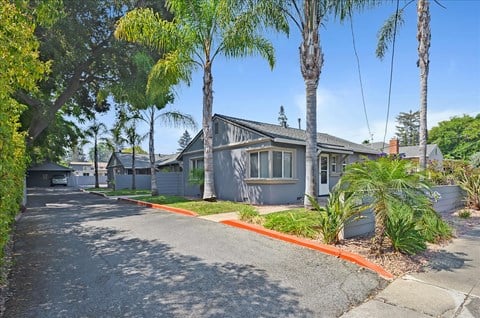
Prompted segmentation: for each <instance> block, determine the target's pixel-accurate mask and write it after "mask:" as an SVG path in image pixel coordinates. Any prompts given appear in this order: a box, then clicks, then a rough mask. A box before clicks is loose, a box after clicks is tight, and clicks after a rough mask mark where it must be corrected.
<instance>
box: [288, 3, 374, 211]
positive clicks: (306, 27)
mask: <svg viewBox="0 0 480 318" xmlns="http://www.w3.org/2000/svg"><path fill="white" fill-rule="evenodd" d="M375 3H376V1H373V0H371V1H369V0H344V1H336V0H290V1H287V4H288V5H289V8H287V9H286V12H287V14H288V16H289V17H290V18H291V19H292V20H293V22H294V25H295V26H297V28H298V29H299V31H300V33H301V35H302V43H301V44H300V69H301V72H302V76H303V80H304V82H305V91H306V94H305V95H306V102H305V108H306V150H305V194H306V195H308V196H310V197H313V198H317V197H318V158H317V88H318V81H319V79H320V73H321V72H322V67H323V61H324V60H323V52H322V46H321V44H320V26H321V25H322V23H324V22H325V17H326V15H327V14H329V13H331V14H333V15H334V16H336V17H338V18H339V19H340V20H344V19H345V18H346V17H347V16H349V15H350V14H351V12H352V11H354V10H360V9H363V8H364V7H366V6H367V5H373V4H375ZM304 202H305V203H304V204H305V207H307V208H311V204H310V201H309V200H304Z"/></svg>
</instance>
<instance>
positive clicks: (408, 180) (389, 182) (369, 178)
mask: <svg viewBox="0 0 480 318" xmlns="http://www.w3.org/2000/svg"><path fill="white" fill-rule="evenodd" d="M338 187H339V189H341V190H343V191H347V192H350V193H351V194H352V197H356V198H357V199H358V200H362V202H363V206H364V207H366V208H371V209H372V210H373V212H374V215H375V236H374V238H373V244H372V252H374V253H376V254H381V253H382V245H383V241H384V237H385V233H386V226H387V219H388V217H389V215H390V214H391V213H392V211H393V209H394V207H395V205H398V204H400V205H407V206H409V207H412V209H413V210H414V211H419V213H421V211H425V210H428V209H431V202H430V200H429V199H428V197H427V195H428V194H429V192H430V187H429V185H428V184H427V183H426V181H425V179H424V178H423V176H422V174H420V173H418V172H414V169H413V166H412V164H411V163H410V162H409V161H406V160H399V159H390V158H380V159H378V160H367V161H364V162H358V163H354V164H352V165H350V166H349V167H348V168H347V171H346V172H345V174H344V175H343V176H342V178H341V179H340V182H339V184H338Z"/></svg>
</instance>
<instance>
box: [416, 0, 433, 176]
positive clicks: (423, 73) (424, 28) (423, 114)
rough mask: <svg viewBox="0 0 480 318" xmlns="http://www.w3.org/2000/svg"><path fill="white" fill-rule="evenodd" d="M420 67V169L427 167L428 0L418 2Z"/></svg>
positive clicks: (429, 34)
mask: <svg viewBox="0 0 480 318" xmlns="http://www.w3.org/2000/svg"><path fill="white" fill-rule="evenodd" d="M417 16H418V23H417V40H418V67H419V68H420V132H419V135H420V138H419V139H420V147H419V152H420V161H419V163H420V169H422V170H425V169H426V167H427V88H428V70H429V64H430V60H429V49H430V37H431V33H430V9H429V3H428V0H418V2H417Z"/></svg>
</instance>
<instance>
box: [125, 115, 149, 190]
mask: <svg viewBox="0 0 480 318" xmlns="http://www.w3.org/2000/svg"><path fill="white" fill-rule="evenodd" d="M124 131H125V136H126V139H127V142H128V144H129V145H130V147H131V149H132V190H136V189H137V185H136V183H135V181H136V180H135V179H136V176H137V171H136V167H135V155H136V148H137V147H138V146H139V145H140V143H141V142H142V141H144V140H145V138H147V135H140V134H139V133H138V132H137V123H136V118H135V119H133V120H132V121H131V122H130V123H129V124H126V125H125V126H124Z"/></svg>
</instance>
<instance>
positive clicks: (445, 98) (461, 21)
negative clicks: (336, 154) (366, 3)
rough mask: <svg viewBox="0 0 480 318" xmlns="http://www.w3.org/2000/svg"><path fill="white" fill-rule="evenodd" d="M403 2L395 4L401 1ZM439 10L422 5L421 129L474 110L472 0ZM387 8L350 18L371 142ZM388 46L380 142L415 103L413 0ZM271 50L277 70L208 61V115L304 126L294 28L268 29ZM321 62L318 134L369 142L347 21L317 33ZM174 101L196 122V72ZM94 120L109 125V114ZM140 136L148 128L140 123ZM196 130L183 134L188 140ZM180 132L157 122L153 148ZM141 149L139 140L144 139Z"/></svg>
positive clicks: (171, 146)
mask: <svg viewBox="0 0 480 318" xmlns="http://www.w3.org/2000/svg"><path fill="white" fill-rule="evenodd" d="M402 3H404V2H403V1H401V5H402ZM441 3H442V5H443V6H445V7H446V8H442V7H440V6H439V5H438V4H436V3H435V2H434V1H431V4H430V11H431V29H432V40H431V48H430V75H429V86H428V89H429V91H428V127H429V129H430V128H431V127H433V126H435V125H436V124H437V123H438V122H439V121H442V120H448V119H449V118H450V117H452V116H455V115H457V116H461V115H462V114H469V115H472V116H473V115H476V114H478V113H479V112H480V1H477V0H470V1H468V0H465V1H461V0H443V1H441ZM394 10H395V6H394V5H393V4H390V3H386V4H385V5H383V6H382V7H379V8H376V9H373V10H372V9H370V10H368V11H364V12H362V13H359V14H356V15H354V17H353V24H354V32H355V41H356V45H357V51H358V54H359V58H360V67H361V70H362V80H363V86H364V94H365V101H366V107H367V114H368V120H369V123H370V128H371V131H372V134H373V139H374V141H381V140H383V136H384V129H385V122H386V111H387V98H388V83H389V72H390V58H391V50H390V51H389V52H388V53H387V56H386V57H385V59H384V60H383V61H381V60H379V59H377V58H376V57H375V47H376V42H377V40H376V34H377V31H378V29H379V28H380V27H381V25H382V24H383V22H384V20H385V19H386V18H387V17H388V16H390V14H392V13H393V12H394ZM404 17H405V24H404V25H403V26H402V27H401V29H400V30H399V33H398V36H397V42H396V46H395V60H394V73H393V85H392V97H391V107H390V116H389V125H388V129H387V135H386V139H387V140H388V139H389V138H391V137H393V136H394V135H395V116H396V115H398V113H399V112H408V111H409V110H413V111H415V110H417V109H418V108H419V70H418V68H417V66H416V61H417V41H416V6H415V2H413V3H412V4H410V5H409V6H408V7H407V8H406V10H405V12H404ZM270 39H271V40H272V42H273V44H274V46H275V49H276V59H277V61H276V66H275V68H274V69H273V70H270V68H269V66H268V63H267V62H266V61H265V60H263V59H261V58H253V57H252V58H244V59H224V58H220V59H217V60H215V62H214V65H213V76H214V82H213V88H214V101H213V112H214V113H219V114H223V115H228V116H233V117H240V118H245V119H251V120H255V121H262V122H269V123H277V117H278V112H279V108H280V105H283V106H284V107H285V112H286V115H287V117H288V123H289V125H290V126H292V127H298V119H297V118H301V122H302V128H305V86H304V82H303V78H302V76H301V73H300V67H299V56H298V46H299V44H300V34H299V32H298V30H297V29H296V28H293V27H292V29H291V32H290V36H289V37H288V38H287V37H286V36H284V35H277V34H274V35H271V36H270ZM320 39H321V45H322V48H323V52H324V58H325V63H324V66H323V69H322V73H321V76H320V82H319V85H318V91H317V96H318V99H317V103H318V105H317V107H318V108H317V117H318V131H319V132H325V133H328V134H332V135H335V136H338V137H341V138H345V139H347V140H350V141H353V142H358V143H360V142H362V141H363V140H365V139H370V136H369V132H368V129H367V124H366V119H365V115H364V110H363V104H362V99H361V91H360V84H359V79H358V71H357V64H356V60H355V55H354V51H353V46H352V35H351V30H350V24H349V22H348V21H346V22H344V23H343V24H340V23H339V22H338V21H335V20H334V19H329V20H328V21H327V22H326V23H325V25H324V27H323V28H322V29H321V31H320ZM176 93H177V96H176V100H175V102H174V104H173V105H170V106H168V107H167V109H168V110H173V109H175V110H180V111H182V112H184V113H188V114H190V115H192V116H193V117H194V118H195V119H196V121H197V123H198V126H199V129H200V127H201V119H202V72H201V71H200V70H199V71H197V72H196V73H195V74H194V76H193V81H192V83H191V85H190V86H186V85H180V86H179V87H177V88H176ZM98 119H99V120H102V121H104V122H105V123H106V124H107V125H110V126H111V125H112V122H113V115H112V114H111V113H110V114H107V115H100V116H99V118H98ZM140 131H141V132H146V131H148V130H147V127H141V128H140ZM197 132H198V131H190V134H191V135H192V137H193V136H194V135H195V134H196V133H197ZM182 133H183V130H182V129H173V128H166V127H162V126H159V125H157V127H156V136H155V139H156V140H155V152H156V153H173V152H175V151H176V149H177V148H178V143H177V141H178V139H179V138H180V136H181V135H182ZM143 148H144V149H146V150H147V149H148V146H147V142H145V145H143Z"/></svg>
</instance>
